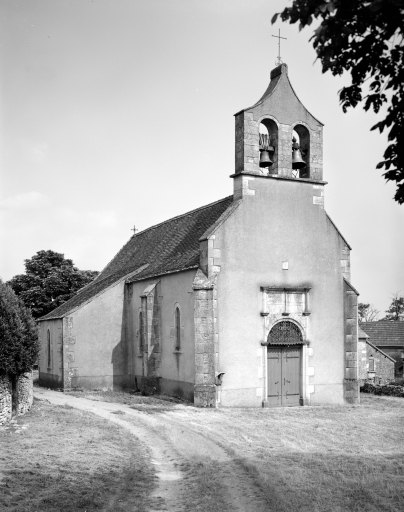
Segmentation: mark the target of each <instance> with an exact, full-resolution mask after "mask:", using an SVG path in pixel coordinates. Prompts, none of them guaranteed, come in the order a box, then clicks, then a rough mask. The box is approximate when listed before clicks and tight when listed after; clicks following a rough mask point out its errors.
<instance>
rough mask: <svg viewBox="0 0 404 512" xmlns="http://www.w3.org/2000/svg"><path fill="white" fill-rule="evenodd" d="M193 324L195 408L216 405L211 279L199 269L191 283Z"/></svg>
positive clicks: (212, 283)
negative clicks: (192, 291)
mask: <svg viewBox="0 0 404 512" xmlns="http://www.w3.org/2000/svg"><path fill="white" fill-rule="evenodd" d="M193 289H194V324H195V388H194V404H195V405H196V406H198V407H215V406H216V385H215V360H216V357H215V356H216V348H217V347H216V346H215V328H214V317H215V315H214V292H215V290H214V279H213V280H209V279H208V278H207V277H206V276H205V275H204V274H203V272H202V271H201V270H199V271H198V273H197V274H196V276H195V280H194V284H193Z"/></svg>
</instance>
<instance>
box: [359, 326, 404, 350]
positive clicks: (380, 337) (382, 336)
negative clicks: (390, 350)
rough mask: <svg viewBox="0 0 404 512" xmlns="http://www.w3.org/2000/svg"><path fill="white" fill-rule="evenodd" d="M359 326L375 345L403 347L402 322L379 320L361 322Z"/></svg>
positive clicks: (403, 331)
mask: <svg viewBox="0 0 404 512" xmlns="http://www.w3.org/2000/svg"><path fill="white" fill-rule="evenodd" d="M360 327H361V329H363V330H364V331H365V332H366V334H367V335H368V336H369V341H371V343H373V345H376V346H377V347H404V322H399V321H394V320H380V321H379V322H363V323H361V324H360Z"/></svg>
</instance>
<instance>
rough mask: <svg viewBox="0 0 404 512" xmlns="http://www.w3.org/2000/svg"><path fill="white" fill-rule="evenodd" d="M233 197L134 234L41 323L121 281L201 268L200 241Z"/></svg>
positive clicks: (42, 318) (57, 316)
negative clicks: (105, 264)
mask: <svg viewBox="0 0 404 512" xmlns="http://www.w3.org/2000/svg"><path fill="white" fill-rule="evenodd" d="M232 202H233V196H229V197H226V198H224V199H221V200H220V201H216V202H215V203H211V204H208V205H206V206H202V207H201V208H198V209H196V210H193V211H191V212H188V213H185V214H183V215H179V216H178V217H174V218H173V219H170V220H167V221H165V222H162V223H160V224H156V225H155V226H152V227H150V228H148V229H145V230H144V231H141V232H139V233H136V234H134V235H133V236H132V237H131V238H130V240H129V242H128V243H127V244H126V245H124V246H123V247H122V249H121V250H120V251H119V252H118V254H117V255H116V256H115V258H113V260H112V261H111V262H110V263H108V265H107V266H106V267H105V268H104V270H103V271H102V272H101V273H100V274H99V275H98V276H97V278H96V279H95V280H94V281H92V282H91V283H90V284H88V285H87V286H85V287H84V288H82V289H81V290H79V291H78V292H77V294H76V295H75V296H74V297H72V298H71V299H70V300H68V301H67V302H65V303H64V304H62V305H61V306H59V307H58V308H56V309H54V310H53V311H51V312H50V313H48V314H47V315H45V316H43V317H41V318H40V320H49V319H54V318H62V317H63V316H65V315H66V314H67V313H68V312H70V311H71V310H73V309H75V308H77V307H78V306H80V305H82V304H83V303H85V302H87V301H88V300H89V299H91V298H92V297H94V296H95V295H97V294H98V293H100V292H102V291H103V290H105V289H106V288H108V286H111V285H112V284H114V283H115V282H118V281H119V280H121V279H123V278H125V277H129V281H130V282H133V281H138V280H142V279H146V278H149V277H154V276H159V275H163V274H168V273H172V272H179V271H182V270H187V269H191V268H197V267H198V265H199V239H200V238H201V237H202V235H203V234H204V233H205V232H206V231H207V230H208V229H209V228H210V227H211V226H213V225H214V224H215V223H216V222H217V221H218V219H219V218H220V217H221V216H222V214H223V213H224V212H225V211H226V210H227V209H228V208H229V207H230V206H231V205H232Z"/></svg>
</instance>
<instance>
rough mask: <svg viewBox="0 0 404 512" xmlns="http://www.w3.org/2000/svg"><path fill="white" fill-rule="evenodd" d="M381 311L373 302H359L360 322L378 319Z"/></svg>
mask: <svg viewBox="0 0 404 512" xmlns="http://www.w3.org/2000/svg"><path fill="white" fill-rule="evenodd" d="M378 315H379V311H378V310H377V309H376V308H374V307H373V306H372V305H371V304H364V303H363V302H359V304H358V316H359V322H374V321H375V320H377V317H378Z"/></svg>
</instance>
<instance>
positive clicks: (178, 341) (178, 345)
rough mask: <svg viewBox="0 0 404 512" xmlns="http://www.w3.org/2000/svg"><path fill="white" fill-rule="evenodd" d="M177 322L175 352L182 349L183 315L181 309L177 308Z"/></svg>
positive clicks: (175, 314) (175, 320) (175, 319)
mask: <svg viewBox="0 0 404 512" xmlns="http://www.w3.org/2000/svg"><path fill="white" fill-rule="evenodd" d="M174 316H175V318H174V322H175V350H180V349H181V313H180V308H179V307H178V306H177V307H176V308H175V313H174Z"/></svg>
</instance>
